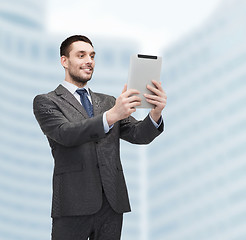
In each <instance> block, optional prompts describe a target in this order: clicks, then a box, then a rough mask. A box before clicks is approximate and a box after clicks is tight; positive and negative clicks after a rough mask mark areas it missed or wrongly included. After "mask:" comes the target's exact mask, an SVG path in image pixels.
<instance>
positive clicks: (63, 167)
mask: <svg viewBox="0 0 246 240" xmlns="http://www.w3.org/2000/svg"><path fill="white" fill-rule="evenodd" d="M90 94H91V98H92V103H93V108H94V117H92V118H89V117H88V115H87V113H86V111H85V109H84V108H83V106H82V105H81V104H80V103H79V102H78V101H77V99H76V98H75V97H74V96H73V95H72V94H71V93H70V92H69V91H68V90H67V89H66V88H64V87H63V86H62V85H59V86H58V87H57V88H56V89H55V90H54V91H52V92H49V93H48V94H42V95H38V96H36V97H35V99H34V102H33V108H34V114H35V117H36V119H37V121H38V123H39V125H40V127H41V129H42V131H43V133H44V134H45V135H46V136H47V138H48V141H49V145H50V147H51V151H52V155H53V158H54V173H53V198H52V213H51V215H52V217H60V216H76V215H89V214H93V213H95V212H97V211H98V210H99V209H100V207H101V205H102V188H103V190H104V192H105V195H106V197H107V199H108V201H109V203H110V205H111V206H112V208H113V209H114V210H115V211H116V212H118V213H123V212H128V211H130V204H129V199H128V193H127V188H126V183H125V179H124V175H123V170H122V165H121V161H120V151H119V140H120V138H121V139H124V140H126V141H128V142H131V143H136V144H147V143H150V142H151V141H152V140H153V139H154V138H155V137H156V136H158V135H159V134H160V133H161V132H162V131H163V124H162V125H161V126H160V127H159V128H158V129H156V127H155V126H154V125H153V123H152V122H151V120H150V118H149V116H147V117H146V118H145V119H144V120H143V121H137V120H136V119H134V118H133V117H128V118H126V119H123V120H121V121H119V122H117V123H115V124H114V127H113V128H112V129H111V130H110V131H109V132H108V133H105V132H104V127H103V113H104V112H105V111H107V110H109V109H110V108H112V107H113V106H114V104H115V98H114V97H112V96H108V95H105V94H99V93H94V92H92V91H90Z"/></svg>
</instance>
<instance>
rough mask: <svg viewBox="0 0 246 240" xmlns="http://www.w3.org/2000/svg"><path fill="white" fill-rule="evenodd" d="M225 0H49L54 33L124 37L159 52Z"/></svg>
mask: <svg viewBox="0 0 246 240" xmlns="http://www.w3.org/2000/svg"><path fill="white" fill-rule="evenodd" d="M221 2H223V0H149V1H145V0H141V1H140V0H137V1H134V0H124V1H115V0H103V1H101V0H86V1H85V0H70V1H68V0H66V1H65V0H48V16H47V20H48V24H47V28H48V30H49V31H51V32H60V33H64V32H67V33H71V34H74V33H79V34H84V35H87V36H89V37H90V36H103V37H111V36H112V37H121V38H127V39H132V40H135V41H137V42H139V43H140V45H141V50H142V51H145V52H146V54H147V53H148V54H158V53H159V52H160V50H162V49H164V48H165V47H168V46H169V45H170V44H172V43H173V42H175V41H177V40H178V39H179V38H181V37H182V36H184V35H186V34H188V33H189V32H192V31H193V30H194V29H196V28H198V27H199V26H201V25H202V24H203V23H205V22H206V21H207V20H208V19H209V17H210V16H211V15H212V14H213V13H214V12H215V10H216V8H217V7H218V6H219V5H220V3H221Z"/></svg>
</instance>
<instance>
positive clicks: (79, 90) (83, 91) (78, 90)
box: [76, 88, 88, 96]
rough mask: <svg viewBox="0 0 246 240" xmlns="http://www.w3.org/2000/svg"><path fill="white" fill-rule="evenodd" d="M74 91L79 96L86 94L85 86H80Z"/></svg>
mask: <svg viewBox="0 0 246 240" xmlns="http://www.w3.org/2000/svg"><path fill="white" fill-rule="evenodd" d="M76 92H77V93H78V94H79V95H80V96H81V95H87V94H88V93H87V90H86V89H85V88H80V89H77V90H76Z"/></svg>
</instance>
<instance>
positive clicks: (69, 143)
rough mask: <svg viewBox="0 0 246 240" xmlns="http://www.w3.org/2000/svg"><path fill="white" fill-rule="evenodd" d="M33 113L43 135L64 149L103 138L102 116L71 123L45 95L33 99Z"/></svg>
mask: <svg viewBox="0 0 246 240" xmlns="http://www.w3.org/2000/svg"><path fill="white" fill-rule="evenodd" d="M33 111H34V115H35V117H36V119H37V121H38V123H39V125H40V127H41V129H42V131H43V133H44V134H45V135H46V136H47V137H49V138H50V139H52V140H54V141H55V142H57V143H59V144H61V145H64V146H66V147H73V146H78V145H80V144H83V143H86V142H90V141H97V140H99V139H101V138H104V137H105V132H104V127H103V120H102V118H103V114H100V115H97V116H95V117H93V118H90V119H83V120H81V121H78V122H71V121H69V120H68V119H67V118H66V117H65V115H64V114H63V113H62V111H61V110H60V108H59V107H58V106H57V105H56V104H55V103H54V102H53V101H52V100H51V99H50V98H49V97H48V96H47V95H38V96H36V97H35V98H34V101H33Z"/></svg>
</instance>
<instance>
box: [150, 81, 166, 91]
mask: <svg viewBox="0 0 246 240" xmlns="http://www.w3.org/2000/svg"><path fill="white" fill-rule="evenodd" d="M152 83H153V84H154V86H155V87H156V88H157V89H158V90H160V91H161V92H162V91H163V89H162V86H161V82H157V81H156V80H152ZM149 86H150V85H149Z"/></svg>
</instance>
